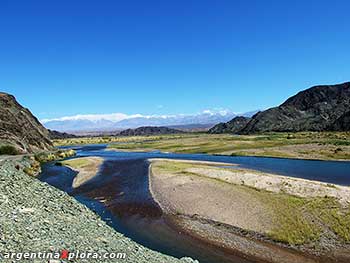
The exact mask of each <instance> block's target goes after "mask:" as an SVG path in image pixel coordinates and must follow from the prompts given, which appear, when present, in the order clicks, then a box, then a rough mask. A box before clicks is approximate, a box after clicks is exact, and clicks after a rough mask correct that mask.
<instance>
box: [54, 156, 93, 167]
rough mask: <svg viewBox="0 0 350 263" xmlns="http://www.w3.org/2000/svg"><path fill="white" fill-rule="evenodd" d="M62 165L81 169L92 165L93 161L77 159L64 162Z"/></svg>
mask: <svg viewBox="0 0 350 263" xmlns="http://www.w3.org/2000/svg"><path fill="white" fill-rule="evenodd" d="M61 164H63V165H68V166H70V167H72V168H75V169H80V168H83V167H86V166H88V165H90V164H91V161H90V160H89V159H82V158H77V159H71V160H66V161H62V162H61Z"/></svg>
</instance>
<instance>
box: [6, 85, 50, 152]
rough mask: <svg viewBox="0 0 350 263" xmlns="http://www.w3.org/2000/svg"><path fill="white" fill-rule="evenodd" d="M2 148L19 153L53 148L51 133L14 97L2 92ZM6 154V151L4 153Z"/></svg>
mask: <svg viewBox="0 0 350 263" xmlns="http://www.w3.org/2000/svg"><path fill="white" fill-rule="evenodd" d="M0 147H2V148H3V149H15V151H16V152H17V153H33V152H36V151H39V150H51V149H52V148H53V146H52V143H51V141H50V138H49V132H48V131H47V130H46V129H45V128H44V127H43V126H42V125H41V123H40V122H39V121H38V120H37V118H35V117H34V116H33V115H32V113H31V112H30V111H29V110H28V109H26V108H23V107H22V106H21V105H20V104H19V103H18V102H17V101H16V99H15V97H14V96H12V95H9V94H7V93H2V92H0ZM2 153H5V154H6V151H4V152H2Z"/></svg>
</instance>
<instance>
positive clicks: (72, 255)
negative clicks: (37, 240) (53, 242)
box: [0, 249, 126, 261]
mask: <svg viewBox="0 0 350 263" xmlns="http://www.w3.org/2000/svg"><path fill="white" fill-rule="evenodd" d="M125 258H126V253H121V252H106V253H98V252H84V251H74V252H70V251H68V250H66V249H64V250H62V251H61V252H3V253H0V261H1V259H12V260H16V261H22V260H33V259H44V260H60V259H64V260H68V261H69V260H76V259H101V260H102V259H125Z"/></svg>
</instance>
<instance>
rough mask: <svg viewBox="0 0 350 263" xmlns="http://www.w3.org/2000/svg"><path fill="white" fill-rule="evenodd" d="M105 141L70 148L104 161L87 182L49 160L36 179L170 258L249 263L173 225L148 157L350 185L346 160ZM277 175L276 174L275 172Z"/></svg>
mask: <svg viewBox="0 0 350 263" xmlns="http://www.w3.org/2000/svg"><path fill="white" fill-rule="evenodd" d="M105 147H106V145H87V146H75V147H72V148H74V149H75V150H76V151H77V156H78V157H85V156H99V157H103V158H104V160H105V161H104V163H103V165H102V167H101V169H100V171H99V173H98V174H97V176H96V177H94V178H93V179H92V180H90V181H89V182H87V183H86V184H84V185H82V186H81V187H79V188H77V189H73V188H72V187H71V186H72V181H73V179H74V177H75V175H76V174H75V172H74V171H72V170H71V169H69V168H67V167H64V166H55V165H54V163H48V164H45V165H43V167H42V173H41V175H40V180H42V181H45V182H47V183H49V184H51V185H53V186H55V187H57V188H59V189H61V190H63V191H65V192H67V193H68V194H70V195H72V196H74V197H75V198H76V199H77V200H78V201H80V202H81V203H83V204H85V205H86V206H88V207H89V208H90V209H91V210H93V211H95V212H96V213H98V214H99V215H100V216H101V217H102V218H103V219H104V220H105V221H106V222H107V223H108V224H109V225H111V226H112V227H113V228H115V229H116V230H117V231H118V232H121V233H123V234H124V235H125V236H128V237H129V238H131V239H133V240H134V241H136V242H138V243H140V244H142V245H144V246H146V247H149V248H151V249H153V250H157V251H159V252H162V253H164V254H168V255H172V256H174V257H178V258H181V257H185V256H188V257H192V258H194V259H198V260H199V261H200V262H201V263H217V262H222V263H245V262H252V261H249V260H247V259H244V258H242V257H240V256H238V255H236V254H235V253H233V252H232V251H227V250H224V249H222V248H219V247H216V246H213V245H211V244H208V243H206V242H205V241H200V240H197V239H195V238H193V237H191V236H188V235H186V234H184V233H182V232H181V230H179V229H176V228H175V227H174V226H173V225H172V224H171V223H170V221H169V220H168V219H167V217H166V216H165V215H163V214H162V211H161V209H160V207H159V206H158V204H157V203H155V202H154V200H153V199H152V196H151V194H150V191H149V187H148V167H149V163H148V161H147V159H148V158H173V159H186V160H202V161H215V162H224V163H235V164H238V165H239V166H240V167H244V168H250V169H255V170H259V171H263V172H271V173H275V174H278V175H287V176H291V177H298V178H304V179H309V180H317V181H322V182H327V183H332V184H339V185H350V162H337V161H309V160H295V159H282V158H264V157H238V156H232V157H231V156H213V155H206V154H173V153H161V152H147V153H143V152H142V153H141V152H117V151H109V150H105ZM278 175H277V176H278Z"/></svg>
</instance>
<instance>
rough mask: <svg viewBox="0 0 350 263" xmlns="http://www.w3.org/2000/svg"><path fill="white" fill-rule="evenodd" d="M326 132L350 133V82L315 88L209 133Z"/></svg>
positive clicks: (224, 124) (232, 121) (225, 124)
mask: <svg viewBox="0 0 350 263" xmlns="http://www.w3.org/2000/svg"><path fill="white" fill-rule="evenodd" d="M244 122H247V123H246V124H244ZM325 130H329V131H332V130H335V131H349V130H350V82H347V83H343V84H338V85H322V86H314V87H312V88H309V89H307V90H304V91H301V92H299V93H298V94H296V95H295V96H293V97H290V98H289V99H287V100H286V101H285V102H284V103H282V104H281V105H280V106H278V107H275V108H270V109H268V110H265V111H261V112H258V113H256V114H255V115H254V116H253V117H252V118H251V119H250V120H249V121H247V119H242V120H240V119H237V118H234V119H232V120H231V121H229V122H227V123H220V124H218V125H216V126H214V127H213V128H212V129H210V133H227V132H229V133H241V134H249V133H260V132H271V131H275V132H297V131H325Z"/></svg>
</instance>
